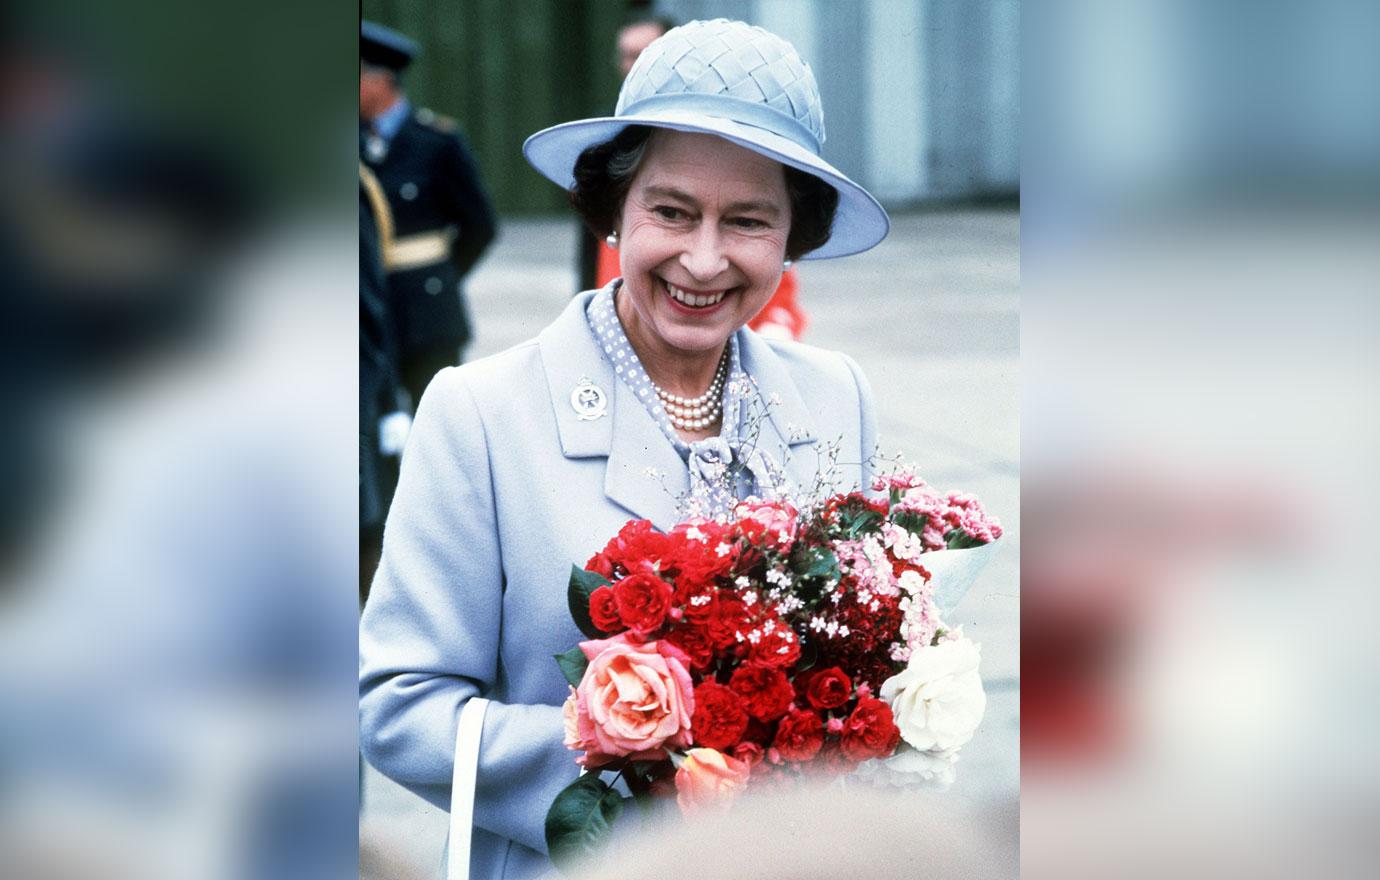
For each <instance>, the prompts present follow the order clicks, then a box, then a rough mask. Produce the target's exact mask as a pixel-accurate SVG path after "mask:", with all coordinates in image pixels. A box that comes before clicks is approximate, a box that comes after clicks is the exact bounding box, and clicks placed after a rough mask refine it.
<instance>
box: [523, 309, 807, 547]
mask: <svg viewBox="0 0 1380 880" xmlns="http://www.w3.org/2000/svg"><path fill="white" fill-rule="evenodd" d="M595 293H596V292H595V291H589V292H586V293H583V294H580V295H579V296H577V297H576V298H575V299H573V300H572V301H571V302H570V305H568V306H567V307H566V309H565V311H564V312H562V313H561V316H560V318H558V319H557V320H556V321H555V322H554V323H553V324H552V325H551V326H549V327H547V328H546V329H545V330H544V331H542V333H541V335H540V336H538V337H537V341H538V345H539V347H540V351H541V359H542V365H543V368H544V369H545V371H546V381H547V386H548V390H549V391H550V394H551V406H552V411H553V412H554V414H555V417H556V427H557V431H558V433H559V435H560V442H561V452H562V454H564V455H565V457H566V458H607V459H608V464H607V467H606V469H605V474H604V494H605V495H606V496H607V497H608V499H609V500H610V501H612V502H613V503H615V504H617V505H618V506H620V507H622V508H623V509H624V510H626V511H627V512H628V515H629V517H630V518H635V519H647V520H651V522H652V523H653V524H654V525H656V526H657V527H658V528H660V529H663V530H665V529H669V528H671V527H672V526H673V525H675V524H676V522H677V521H678V519H679V513H678V504H679V501H680V497H682V496H684V495H685V493H686V492H687V491H688V490H689V485H690V477H689V473H688V471H687V469H686V466H685V462H683V461H681V458H680V456H679V455H678V454H677V453H676V450H675V448H674V447H673V446H672V445H671V443H670V441H668V440H667V439H666V437H665V435H663V434H662V433H661V429H660V428H659V427H657V424H656V422H655V421H653V420H652V417H651V415H650V414H649V413H648V412H647V408H646V407H645V406H644V405H643V403H642V401H640V400H638V399H637V395H636V394H634V393H633V390H632V389H631V388H630V387H629V386H628V385H627V383H625V382H623V381H622V380H621V379H619V378H618V377H617V376H616V375H615V374H614V371H613V368H612V367H611V366H610V364H609V362H608V360H607V359H606V358H605V357H604V352H603V349H602V348H600V346H599V342H598V340H597V339H595V338H594V334H593V332H592V331H591V330H590V328H589V321H588V319H587V318H586V317H585V310H586V309H587V308H588V306H589V301H590V300H591V299H593V297H594V295H595ZM738 346H739V353H740V357H741V360H742V366H743V369H744V370H745V371H746V372H747V374H748V375H749V376H751V377H753V379H754V380H755V381H756V384H757V391H758V395H759V403H758V404H757V405H755V406H754V407H753V409H754V410H755V411H756V412H757V413H758V414H759V416H760V414H761V413H762V412H763V410H765V413H766V414H765V416H762V417H761V433H760V437H759V440H758V445H759V446H760V447H761V448H762V449H763V450H764V451H765V452H767V453H768V454H769V455H771V456H772V457H773V458H774V459H775V460H776V461H777V463H778V464H783V465H784V466H785V468H786V473H787V475H788V476H789V477H790V478H791V480H792V481H793V482H794V483H795V485H796V487H797V488H799V489H809V488H810V487H811V486H812V485H813V482H814V479H815V477H816V474H817V471H818V465H819V462H818V460H817V456H815V455H814V454H812V453H811V451H810V449H809V448H807V447H811V446H813V445H814V444H816V443H817V442H818V435H817V429H816V426H815V418H814V416H813V415H812V414H811V413H810V410H809V408H808V407H807V406H806V404H805V399H804V398H803V397H802V396H801V393H800V389H799V388H797V387H796V384H795V381H794V380H793V379H792V377H791V374H790V371H789V370H788V369H787V367H786V365H785V363H784V362H783V361H782V359H781V358H780V357H779V356H778V355H777V354H776V352H775V351H773V350H772V348H771V346H769V345H768V344H767V343H766V342H765V341H764V340H762V338H761V337H759V336H758V335H757V334H755V333H753V332H751V331H750V330H746V329H744V330H740V331H739V332H738ZM585 382H588V383H589V384H592V385H594V386H595V387H596V388H598V389H599V390H601V391H602V392H603V393H604V394H605V395H607V396H608V399H609V404H608V407H607V409H606V411H605V413H604V414H603V415H602V416H600V417H598V418H595V419H581V418H580V411H579V410H578V409H577V408H576V406H575V405H574V404H573V403H572V401H571V395H572V394H573V393H574V392H575V390H576V388H577V387H579V386H580V385H581V384H582V383H585Z"/></svg>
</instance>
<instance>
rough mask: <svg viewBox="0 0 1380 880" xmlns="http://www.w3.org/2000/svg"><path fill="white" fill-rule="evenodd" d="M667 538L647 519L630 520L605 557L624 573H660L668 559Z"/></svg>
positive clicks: (609, 546) (606, 548) (616, 536)
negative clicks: (665, 560)
mask: <svg viewBox="0 0 1380 880" xmlns="http://www.w3.org/2000/svg"><path fill="white" fill-rule="evenodd" d="M667 550H668V543H667V539H666V536H665V535H663V534H662V533H661V532H658V531H656V527H655V526H653V525H652V524H651V523H650V522H648V521H647V520H645V519H635V520H630V521H629V522H628V523H627V524H626V525H624V526H623V528H622V529H620V530H619V532H618V534H617V535H615V536H614V538H613V540H611V541H609V543H608V546H606V547H604V555H605V556H607V557H608V558H609V559H610V561H612V562H613V563H614V564H615V565H621V566H622V567H623V570H624V571H628V572H633V573H639V574H645V573H650V572H656V571H660V570H661V568H662V561H663V560H664V559H665V558H666V555H667Z"/></svg>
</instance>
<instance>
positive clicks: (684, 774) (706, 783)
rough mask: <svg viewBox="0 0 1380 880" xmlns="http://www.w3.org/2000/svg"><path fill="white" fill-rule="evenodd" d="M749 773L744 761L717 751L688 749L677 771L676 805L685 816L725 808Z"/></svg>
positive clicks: (743, 784) (745, 784) (747, 765)
mask: <svg viewBox="0 0 1380 880" xmlns="http://www.w3.org/2000/svg"><path fill="white" fill-rule="evenodd" d="M750 773H751V765H749V764H748V762H747V761H740V760H738V759H737V758H733V757H730V756H728V755H725V754H724V753H723V752H720V751H718V750H716V749H691V750H690V751H688V752H686V753H685V760H684V761H682V762H681V765H680V769H678V770H677V771H676V803H677V804H679V805H680V811H681V812H682V813H684V814H685V815H687V816H694V815H696V814H699V813H703V812H707V811H711V810H725V809H728V807H729V805H731V804H732V803H733V801H734V800H735V799H736V798H737V797H738V792H740V791H742V789H743V788H744V787H745V786H747V781H748V775H749V774H750Z"/></svg>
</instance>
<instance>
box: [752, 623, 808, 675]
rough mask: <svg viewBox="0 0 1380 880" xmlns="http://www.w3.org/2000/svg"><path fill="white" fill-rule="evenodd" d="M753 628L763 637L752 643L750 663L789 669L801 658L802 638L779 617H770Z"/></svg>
mask: <svg viewBox="0 0 1380 880" xmlns="http://www.w3.org/2000/svg"><path fill="white" fill-rule="evenodd" d="M753 628H754V629H757V630H759V631H760V632H761V633H762V637H761V638H760V639H758V640H757V641H755V642H752V643H750V646H749V648H748V662H749V663H756V664H758V665H760V666H776V667H779V668H781V669H789V668H790V667H792V666H794V665H795V662H796V661H797V660H799V659H800V638H799V637H798V636H796V634H795V633H794V632H792V631H791V628H790V627H789V626H787V625H786V622H785V621H783V620H781V619H780V618H779V617H771V618H768V619H767V620H765V621H763V622H761V623H759V624H757V626H755V627H753Z"/></svg>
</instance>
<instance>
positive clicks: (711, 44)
mask: <svg viewBox="0 0 1380 880" xmlns="http://www.w3.org/2000/svg"><path fill="white" fill-rule="evenodd" d="M676 95H686V96H690V95H694V96H699V97H698V98H697V99H696V101H697V104H698V105H700V106H703V101H704V99H706V98H708V99H710V100H712V99H713V98H716V97H719V98H729V99H735V100H725V101H723V102H722V105H721V109H722V113H721V114H720V113H719V112H718V109H719V108H716V109H715V111H714V112H715V115H722V116H724V117H725V118H728V119H735V118H737V116H738V115H740V114H738V113H735V105H737V106H738V107H741V106H742V104H740V103H739V102H743V103H745V104H758V105H762V106H765V107H767V108H770V109H771V110H773V111H775V112H776V113H777V114H779V115H780V116H781V117H783V118H784V119H788V120H791V122H789V123H785V124H784V126H783V127H784V128H786V129H787V132H791V131H794V132H802V131H803V132H806V133H808V135H809V137H808V138H806V139H805V143H804V144H803V145H804V146H807V147H808V148H809V149H811V151H812V152H814V153H815V154H816V155H818V154H819V149H820V145H821V144H823V143H824V108H823V107H822V106H821V104H820V99H819V87H818V86H817V85H816V84H815V75H814V73H813V72H811V70H810V66H809V65H808V64H806V63H805V62H804V61H802V60H801V58H800V55H799V53H797V52H796V51H795V47H794V46H792V45H791V44H790V43H788V42H786V41H785V40H783V39H781V38H780V37H778V36H776V35H775V34H773V33H770V32H768V31H765V30H762V29H761V28H759V27H754V26H752V25H749V24H746V23H744V22H741V21H729V20H727V19H723V18H719V19H714V20H713V21H692V22H689V23H688V24H683V25H681V26H680V27H677V28H672V29H671V30H669V31H667V32H666V33H665V34H662V35H661V37H659V38H658V39H657V40H656V41H655V42H653V43H652V44H651V45H650V46H648V47H647V48H646V49H645V50H643V52H642V55H641V56H640V57H639V58H638V59H637V63H636V64H634V65H633V69H632V70H631V71H630V72H629V73H628V78H627V79H626V80H625V81H624V82H623V88H622V91H621V92H620V93H619V95H618V107H617V109H616V110H615V111H614V112H615V115H617V116H624V115H629V114H633V113H636V112H638V110H639V105H642V106H646V104H647V103H648V102H649V99H650V100H651V101H653V102H655V101H660V100H667V99H670V96H676ZM761 120H762V117H760V116H757V117H755V118H753V119H741V120H740V121H743V122H748V123H749V124H760V123H761ZM783 133H786V132H783ZM788 136H790V135H789V134H788ZM792 139H793V140H800V138H797V137H793V138H792ZM810 141H813V143H811V142H810Z"/></svg>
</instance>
